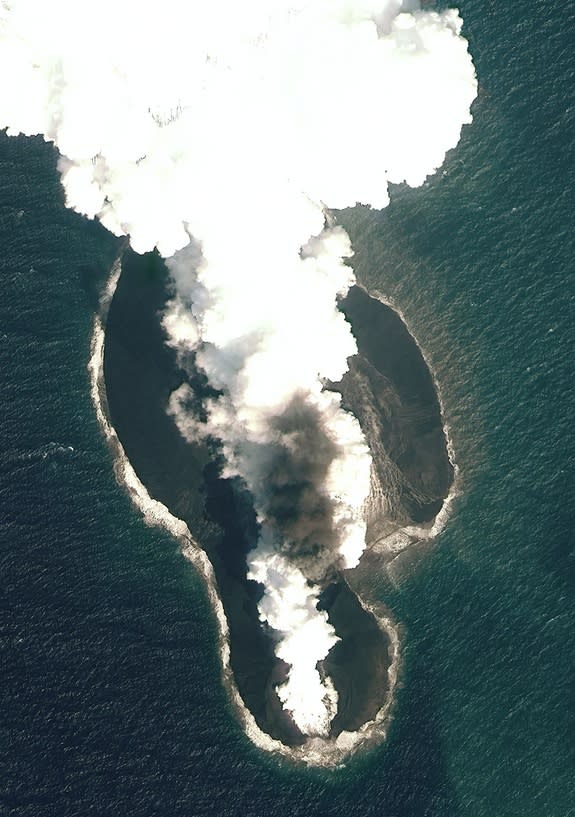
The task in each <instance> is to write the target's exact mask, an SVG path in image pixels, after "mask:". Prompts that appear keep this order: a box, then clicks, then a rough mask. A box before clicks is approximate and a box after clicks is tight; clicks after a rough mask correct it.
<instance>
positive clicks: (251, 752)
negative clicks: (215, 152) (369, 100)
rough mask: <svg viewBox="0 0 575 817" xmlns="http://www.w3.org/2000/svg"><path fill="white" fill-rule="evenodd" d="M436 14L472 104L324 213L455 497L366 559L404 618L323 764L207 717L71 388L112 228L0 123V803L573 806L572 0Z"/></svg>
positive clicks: (136, 811)
mask: <svg viewBox="0 0 575 817" xmlns="http://www.w3.org/2000/svg"><path fill="white" fill-rule="evenodd" d="M461 8H462V13H463V17H464V20H465V25H466V35H467V36H468V38H469V40H470V45H471V50H472V53H473V55H474V59H475V62H476V65H477V70H478V75H479V81H480V93H479V97H478V100H477V102H476V103H475V106H474V116H475V120H474V124H473V125H472V126H471V127H469V128H466V129H465V131H464V135H463V139H462V142H461V144H460V146H459V147H458V148H457V150H456V151H454V152H452V153H451V154H450V155H449V157H448V160H447V162H446V164H445V166H444V168H443V169H442V171H440V173H439V174H437V176H435V177H434V178H432V179H430V180H429V182H428V183H427V184H426V185H425V187H424V188H422V189H419V190H407V189H403V188H398V189H397V190H395V191H394V193H395V195H394V197H393V203H392V205H391V206H390V207H389V208H388V209H387V210H386V211H385V212H384V213H381V214H379V213H371V212H369V211H368V210H365V209H357V210H354V211H349V212H346V213H343V214H341V216H340V219H341V221H342V222H343V223H345V224H346V225H347V226H348V227H349V229H350V232H351V234H352V237H353V239H354V243H355V248H356V268H357V271H358V276H359V277H360V279H361V280H362V281H364V282H366V283H368V284H369V285H370V286H371V287H373V288H375V289H378V290H379V291H381V292H382V293H383V294H385V295H386V296H387V297H390V298H392V299H393V301H394V302H395V303H396V304H397V306H398V307H399V308H400V309H401V310H402V312H403V314H404V315H405V317H406V319H407V321H408V323H409V325H410V327H411V329H412V330H413V331H414V333H415V335H416V336H417V337H418V339H419V341H420V343H421V345H422V346H423V348H424V350H425V352H426V355H427V357H428V360H429V362H430V363H431V365H432V366H433V368H434V370H435V372H436V375H437V378H438V381H439V383H440V386H441V390H442V397H443V401H444V406H445V411H446V418H447V421H448V424H449V427H450V433H451V437H452V440H453V444H454V448H455V453H456V458H457V461H458V463H459V466H460V490H461V493H460V496H459V497H458V499H457V500H456V501H455V503H454V507H453V513H452V516H451V519H450V521H449V523H448V525H447V527H446V529H445V530H444V532H443V533H442V535H441V536H440V537H439V539H438V540H437V541H436V542H435V543H434V544H433V545H431V546H429V547H426V548H425V549H423V550H422V551H420V552H418V553H417V554H414V555H413V556H412V557H410V558H406V559H403V560H398V562H397V564H396V565H395V566H394V569H393V571H392V572H391V574H389V575H384V574H382V575H381V577H377V579H376V591H377V593H378V595H379V597H380V598H381V599H382V601H384V602H385V603H386V604H387V605H389V607H390V608H391V609H392V610H393V611H394V613H395V615H396V616H397V618H399V619H400V620H401V621H402V622H403V625H404V632H403V643H404V671H403V674H402V682H401V688H400V691H399V697H398V705H397V708H396V717H395V721H394V723H393V725H392V728H391V731H390V735H389V740H388V742H387V743H386V745H384V746H382V747H380V748H379V749H377V750H375V751H374V752H373V753H371V754H369V755H367V756H365V757H362V758H360V759H357V760H356V761H353V762H352V763H350V764H349V765H348V766H347V767H346V768H344V769H340V770H338V771H336V772H331V773H325V772H321V771H313V772H310V771H305V770H301V769H292V768H290V767H289V766H286V764H285V763H278V762H277V761H275V760H273V759H270V758H269V757H266V756H263V755H261V754H260V753H259V752H258V751H257V750H256V749H255V748H254V747H252V746H251V744H250V743H249V742H248V741H247V740H246V738H245V737H244V736H243V734H242V733H241V731H240V729H239V727H238V725H237V724H236V722H235V721H234V718H233V716H232V714H231V712H230V711H229V709H228V705H227V702H226V698H225V694H224V691H223V689H222V688H221V686H220V684H219V665H218V659H217V655H216V653H215V649H214V643H215V627H214V623H213V621H212V619H211V614H210V608H209V605H208V603H207V600H206V597H205V594H204V590H203V588H202V585H201V582H200V581H199V579H198V578H197V577H196V576H195V574H194V573H193V570H192V568H191V567H190V565H189V563H187V562H186V561H185V560H184V559H183V557H181V555H180V554H179V553H178V551H177V547H176V545H175V543H174V542H173V541H172V540H171V539H170V537H169V536H167V535H166V534H164V533H161V532H159V531H158V530H155V529H150V528H146V527H145V526H144V525H143V523H142V521H141V519H140V517H139V516H138V514H137V512H136V511H135V510H134V509H133V508H132V506H131V504H130V501H129V499H128V497H127V496H126V495H125V494H124V492H123V490H122V489H121V488H120V487H119V486H118V485H117V484H116V482H115V481H114V476H113V472H112V462H111V457H110V454H109V453H108V451H107V449H106V446H105V444H104V441H103V439H102V437H101V435H100V432H99V429H98V426H97V423H96V419H95V417H94V414H93V409H92V405H91V402H90V397H89V392H88V375H87V372H86V363H87V361H88V357H89V342H90V331H91V323H92V316H93V310H94V306H95V300H96V296H97V292H98V288H99V286H101V285H102V283H103V281H104V279H105V276H106V273H107V271H108V269H109V266H110V264H111V261H112V259H113V256H114V251H115V247H116V245H115V242H114V241H113V240H112V239H111V238H110V237H109V236H107V235H106V233H105V232H104V230H102V229H101V228H99V227H98V226H97V225H93V224H87V223H86V222H85V221H84V220H83V219H81V218H80V217H79V216H76V215H75V214H72V213H69V212H67V211H66V210H65V208H64V206H63V197H62V194H61V192H60V190H59V184H58V177H57V173H56V170H55V159H54V156H53V154H52V151H51V150H50V148H49V147H48V146H46V145H44V144H43V143H42V142H41V140H23V139H18V140H10V139H8V138H7V137H2V139H0V238H1V246H2V258H1V261H0V264H1V275H2V298H1V301H0V389H1V391H0V406H1V409H0V410H1V415H0V439H1V443H2V445H1V452H2V453H1V460H0V548H1V549H0V554H1V559H2V582H1V586H0V662H1V664H0V696H1V711H2V718H1V720H0V813H2V814H4V813H5V814H9V815H18V817H21V816H22V817H23V816H24V815H26V817H28V816H29V815H30V816H32V815H33V816H34V817H36V816H37V817H45V816H48V815H58V816H59V817H62V816H63V815H82V817H88V815H91V814H94V815H118V814H129V815H148V814H149V815H152V814H166V815H167V814H170V815H189V816H190V817H195V815H198V816H199V815H206V814H215V813H217V814H222V815H254V817H256V816H257V817H259V815H263V814H266V813H272V814H274V815H275V814H285V813H289V814H292V815H302V816H303V815H306V816H307V815H318V816H319V815H333V814H350V815H354V816H355V815H357V817H363V816H364V815H370V816H371V815H383V816H384V817H403V816H407V815H409V817H424V816H425V815H433V816H434V817H468V816H469V817H483V815H485V817H515V815H517V816H519V815H533V816H534V817H535V816H537V817H542V815H544V817H567V816H568V815H573V814H575V739H574V737H573V736H574V735H575V728H574V727H575V723H574V720H575V687H574V681H573V667H574V665H575V641H574V639H573V632H574V630H575V550H574V542H573V522H574V521H575V520H574V516H575V507H574V500H573V496H574V494H573V488H574V486H573V482H574V479H573V458H574V454H575V442H574V436H573V433H572V422H573V416H574V415H573V410H574V394H573V341H574V333H575V321H574V318H575V315H574V305H575V291H574V287H573V249H574V247H573V243H574V239H573V223H574V213H575V208H574V201H573V197H574V195H575V194H574V189H573V170H572V165H573V159H572V133H573V125H574V124H575V122H574V120H575V99H574V91H573V88H574V87H575V85H574V82H573V80H574V79H575V58H574V56H573V45H574V44H575V43H574V39H575V35H574V34H573V32H574V31H575V26H574V24H575V12H574V10H573V9H572V8H571V7H570V6H568V5H567V4H565V5H563V6H561V5H550V4H546V3H542V2H538V3H529V4H528V3H516V4H514V5H513V6H503V5H502V4H496V3H494V2H491V0H481V1H480V2H479V0H478V1H477V2H471V0H468V2H465V3H463V4H461ZM424 138H425V134H422V139H424ZM70 448H71V449H73V450H70Z"/></svg>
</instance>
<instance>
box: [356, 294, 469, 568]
mask: <svg viewBox="0 0 575 817" xmlns="http://www.w3.org/2000/svg"><path fill="white" fill-rule="evenodd" d="M362 289H365V287H362ZM366 292H367V289H366ZM368 294H369V296H370V297H371V298H376V299H377V300H378V301H379V302H380V303H382V304H384V305H385V306H387V307H389V308H390V309H392V310H393V311H394V312H395V313H396V314H397V315H398V316H399V317H400V319H401V321H402V323H403V325H404V326H405V328H406V329H407V331H408V332H409V334H410V336H411V338H412V339H413V342H414V343H415V344H416V346H417V348H418V349H419V352H420V354H421V356H422V358H423V360H424V361H425V365H426V366H427V369H428V371H429V373H430V375H431V379H432V380H433V386H434V389H435V394H436V395H437V401H438V403H439V412H440V416H441V426H442V429H443V433H444V435H445V444H446V448H447V457H448V459H449V463H450V465H451V467H452V468H453V481H452V483H451V486H450V488H449V491H448V493H447V496H446V497H445V498H444V499H443V501H442V505H441V509H440V511H439V513H438V514H437V515H436V516H435V517H434V519H433V521H432V522H428V523H424V524H422V525H415V524H414V525H406V526H404V527H402V528H398V529H397V530H396V531H394V532H393V533H391V534H389V535H388V536H386V537H385V538H384V539H383V540H378V541H377V542H376V543H375V548H374V549H376V550H380V551H382V552H385V553H392V554H393V555H394V557H395V556H398V555H399V554H400V553H402V552H403V551H404V550H406V549H407V548H409V547H411V546H412V545H414V544H417V543H418V542H421V541H422V540H424V539H427V540H431V539H435V537H437V536H439V534H440V533H441V532H442V531H443V529H444V528H445V526H446V524H447V521H448V519H449V517H450V516H451V512H452V510H453V503H454V500H455V499H456V498H457V497H458V496H460V494H461V485H460V483H461V472H460V468H459V465H458V464H457V461H456V459H455V449H454V446H453V441H452V439H451V434H450V428H449V424H448V423H447V420H446V419H445V418H446V414H445V407H444V401H443V396H442V393H441V386H440V385H439V380H438V378H437V374H436V372H435V369H434V368H433V366H432V365H431V362H430V360H429V358H428V356H427V355H426V353H425V350H424V347H423V346H422V345H421V343H420V342H419V340H418V338H417V335H416V334H415V332H414V331H413V329H412V327H411V326H410V325H409V322H408V320H407V318H406V317H405V314H404V313H403V311H402V309H401V308H400V307H399V306H398V305H397V304H396V303H395V301H393V299H391V298H388V297H386V296H385V295H383V294H382V293H381V292H379V291H378V290H369V292H368Z"/></svg>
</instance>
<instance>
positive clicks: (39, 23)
mask: <svg viewBox="0 0 575 817" xmlns="http://www.w3.org/2000/svg"><path fill="white" fill-rule="evenodd" d="M460 31H461V19H460V17H459V16H458V13H457V12H456V11H454V10H447V11H442V12H440V13H439V12H433V11H422V10H420V8H419V6H418V4H417V3H414V2H409V3H407V2H404V3H401V2H399V0H380V2H379V3H377V2H372V0H364V1H363V2H362V1H361V0H357V2H344V1H343V0H332V1H331V2H328V0H315V1H314V0H311V1H310V2H303V0H302V1H301V2H292V3H288V2H275V3H269V0H266V2H264V1H263V0H251V1H249V2H245V3H243V4H238V3H233V2H221V3H218V4H207V3H206V4H203V3H189V4H184V3H181V2H179V0H166V2H164V3H162V5H161V7H154V6H153V5H152V4H149V7H148V6H146V5H145V4H141V3H136V2H133V1H132V0H125V2H118V0H114V2H111V0H103V1H101V2H99V3H98V4H97V6H94V7H93V9H91V10H90V9H89V8H88V9H87V8H86V7H85V6H82V5H81V4H78V3H73V2H64V0H55V2H52V3H50V4H38V3H37V2H35V0H11V1H10V3H7V2H3V3H2V5H1V6H0V39H1V48H0V68H1V70H2V75H3V76H4V77H10V81H9V82H4V83H3V84H2V88H1V90H0V117H1V118H0V126H1V127H6V128H8V133H10V134H16V133H20V132H21V133H25V134H38V133H41V134H43V135H44V137H45V138H46V139H49V140H52V141H53V142H54V143H55V144H56V146H57V147H58V149H59V151H60V154H61V158H60V161H59V168H60V172H61V174H62V183H63V186H64V189H65V194H66V201H67V204H68V206H70V207H72V208H74V209H76V210H77V211H78V212H80V213H84V214H86V215H87V216H90V217H97V218H99V219H100V221H101V222H102V223H103V224H104V225H105V226H106V227H108V228H109V229H110V230H112V232H114V233H116V234H117V235H122V234H129V236H130V241H131V243H132V246H133V247H134V249H135V250H137V251H138V252H144V251H147V250H151V249H153V248H154V247H157V248H158V249H159V251H160V252H161V254H162V255H163V256H165V257H167V258H169V259H170V260H169V261H168V265H169V268H170V270H171V274H172V277H173V281H174V297H173V300H172V301H171V303H170V305H169V308H168V311H167V313H166V315H165V316H164V325H165V328H166V330H167V332H168V335H169V338H170V343H171V344H172V345H173V346H174V347H175V348H176V349H178V351H179V353H180V355H181V359H182V362H183V363H184V365H185V363H186V360H187V357H188V355H190V354H194V355H195V360H196V365H198V366H200V367H201V368H202V369H203V370H204V371H205V373H206V375H207V376H208V378H209V381H210V383H211V385H212V386H213V387H214V389H216V390H217V392H218V394H219V396H217V397H214V398H212V399H211V400H208V401H206V404H205V406H204V417H203V419H202V420H201V421H199V420H198V418H197V417H196V416H194V414H193V412H191V410H190V407H189V406H190V399H189V398H190V395H189V393H188V392H187V391H186V389H187V388H188V387H186V386H183V387H182V388H181V389H180V390H178V392H176V393H175V394H174V395H173V396H172V400H171V403H170V409H169V410H170V411H171V412H172V413H173V415H174V417H175V419H176V422H177V423H178V425H179V427H180V430H181V431H182V433H183V434H184V435H185V436H187V437H189V438H197V437H198V436H200V435H203V436H211V437H212V438H215V439H217V440H218V441H219V443H220V445H221V448H222V450H223V453H224V455H225V460H226V463H227V465H226V472H225V473H226V475H228V476H232V475H233V476H237V477H240V478H241V479H242V480H243V482H244V484H245V485H246V486H247V488H248V489H249V491H250V492H251V494H252V496H253V500H254V506H255V509H256V512H257V515H258V519H259V522H260V529H261V533H260V539H259V541H258V543H257V547H256V548H255V549H254V550H253V551H252V553H251V554H250V559H249V571H250V576H251V577H252V578H253V579H254V580H256V581H259V582H262V584H263V585H264V586H265V593H264V595H263V598H262V600H261V603H260V606H259V609H260V615H261V617H262V619H263V620H265V621H267V622H268V624H269V626H270V627H272V628H273V629H274V630H275V631H277V634H278V636H277V654H278V656H279V657H281V658H283V659H284V660H285V661H286V663H287V664H288V665H289V666H290V671H289V676H288V679H287V681H286V683H285V684H284V685H283V686H281V687H280V688H279V690H278V694H279V696H280V699H281V700H282V702H283V703H284V706H285V707H286V708H287V709H288V710H290V711H291V712H292V715H293V718H294V720H295V722H296V723H297V724H298V726H299V727H300V729H301V730H302V731H303V732H304V733H306V734H312V735H313V734H326V733H327V732H328V731H329V724H330V720H331V718H332V717H333V715H334V714H335V708H336V705H337V694H336V692H335V690H334V689H333V687H332V686H331V685H330V683H329V680H326V679H324V678H322V676H321V673H320V671H318V661H320V662H321V659H322V658H324V657H325V655H326V654H327V652H328V651H329V649H330V648H331V646H332V645H333V644H334V643H335V640H336V636H335V633H334V632H333V629H332V628H331V626H330V625H329V623H328V621H327V619H326V616H325V614H324V613H322V612H318V610H317V609H316V603H317V598H318V594H319V589H320V586H321V584H322V582H325V581H326V580H327V579H328V578H329V577H330V576H331V575H333V572H334V571H336V570H338V569H341V568H342V567H352V566H354V565H355V564H357V561H358V559H359V557H360V555H361V552H362V549H363V547H364V543H365V522H364V518H363V507H364V503H365V501H366V498H367V496H368V494H369V490H370V466H371V458H370V453H369V451H368V448H367V446H366V444H365V441H364V438H363V435H362V433H361V429H360V428H359V424H358V423H357V421H356V420H355V418H354V417H352V416H351V415H349V414H348V413H346V412H344V411H343V410H342V409H341V407H340V403H339V397H338V396H337V395H334V394H332V393H329V392H326V391H324V390H323V384H324V382H325V381H326V380H334V381H337V380H338V379H340V377H341V376H342V375H343V373H344V372H345V370H346V360H347V358H348V357H349V356H350V355H352V354H354V352H355V351H356V348H355V343H354V340H353V337H352V335H351V333H350V330H349V327H348V325H347V324H346V322H345V321H344V320H343V317H342V316H341V314H340V313H339V312H338V310H337V306H336V301H337V297H338V296H339V295H343V294H344V293H345V292H346V291H347V289H348V288H349V286H350V285H351V284H352V283H353V280H354V279H353V273H352V270H351V268H350V266H349V263H348V259H349V258H350V257H351V255H352V251H351V247H350V242H349V239H348V237H347V235H346V234H345V232H344V231H343V230H342V229H341V228H332V229H330V228H324V225H325V214H324V211H325V207H331V208H341V207H347V206H352V205H354V204H355V203H356V202H362V203H364V204H369V205H371V206H373V207H377V208H381V207H385V206H386V205H387V204H388V201H389V199H388V183H390V182H391V183H399V182H407V183H408V184H409V185H412V186H416V185H419V184H421V183H422V182H423V181H424V180H425V178H426V177H427V176H428V175H429V174H430V173H432V172H433V171H434V170H435V169H437V168H438V167H439V166H440V165H441V163H442V162H443V160H444V157H445V153H446V151H447V150H449V149H450V148H453V147H454V146H455V145H456V144H457V142H458V139H459V136H460V132H461V127H462V125H463V124H465V123H467V122H470V121H471V115H470V106H471V103H472V101H473V99H474V97H475V94H476V81H475V74H474V69H473V65H472V62H471V58H470V56H469V54H468V51H467V43H466V41H465V40H464V39H463V38H462V37H461V34H460Z"/></svg>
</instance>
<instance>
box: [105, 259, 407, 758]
mask: <svg viewBox="0 0 575 817" xmlns="http://www.w3.org/2000/svg"><path fill="white" fill-rule="evenodd" d="M120 267H121V259H119V260H118V262H117V263H116V265H115V267H114V271H113V273H112V275H111V277H110V281H109V284H108V287H107V290H106V296H105V299H104V300H105V303H104V304H103V309H102V311H101V314H100V315H99V316H96V319H95V322H94V335H93V344H92V345H93V348H92V359H91V361H90V374H91V380H92V397H93V400H94V404H95V407H96V411H97V414H98V419H99V421H100V424H101V426H102V428H103V431H104V434H105V436H106V438H107V440H108V442H109V444H110V445H111V448H112V450H113V454H114V459H115V472H116V476H117V479H118V481H119V482H120V483H121V484H123V485H124V486H125V487H126V488H127V489H128V491H129V493H130V495H131V497H132V500H133V501H134V503H135V504H136V506H137V507H138V508H139V509H140V510H141V511H142V512H143V514H144V517H145V519H146V521H147V523H149V524H159V525H162V526H163V527H165V528H167V529H168V530H169V531H170V532H171V533H172V534H173V535H175V536H176V537H177V538H178V540H179V541H180V544H181V548H182V552H183V553H184V555H185V556H186V557H187V558H188V559H190V560H191V561H192V562H193V563H194V564H195V565H196V567H197V568H198V569H200V572H201V573H202V575H203V576H204V578H205V579H206V583H207V586H208V589H209V596H210V601H211V603H212V607H213V609H214V612H215V613H216V618H217V621H218V629H219V633H220V657H221V662H222V671H223V679H224V684H225V686H226V688H227V689H228V692H229V695H230V699H231V701H232V703H233V705H234V709H235V710H236V714H237V716H238V717H239V720H240V722H241V723H242V726H243V728H244V731H245V732H246V734H247V735H248V736H249V737H250V739H251V740H252V741H253V742H254V743H255V744H256V745H257V746H259V747H260V748H262V749H265V750H267V751H271V752H276V753H280V754H281V755H283V756H284V757H288V758H291V759H293V760H296V761H303V762H305V763H310V764H312V765H327V766H334V765H339V764H341V763H342V762H343V761H344V760H345V758H346V757H347V756H348V755H349V754H350V753H352V752H354V751H356V750H357V749H359V748H360V747H361V746H365V745H367V744H369V743H373V742H380V741H381V740H382V739H383V738H384V737H385V733H386V730H387V725H388V723H389V718H390V715H391V711H392V706H393V701H394V691H395V687H396V683H397V675H398V669H399V662H400V649H399V636H398V628H397V625H396V624H395V623H394V622H393V621H392V620H391V618H390V617H389V616H382V614H381V611H379V610H377V611H376V610H375V609H372V608H370V607H369V606H368V605H366V604H365V602H363V601H361V600H359V602H360V605H361V607H362V609H363V610H364V611H365V612H366V613H368V614H369V616H370V617H373V618H374V620H376V621H377V625H378V627H379V628H380V630H381V632H383V633H385V635H386V639H387V642H388V647H387V652H388V655H389V663H388V666H387V668H386V672H387V690H386V691H385V693H384V695H383V700H382V701H380V702H379V703H380V704H381V705H379V704H378V706H377V708H376V711H374V712H373V713H372V716H371V717H370V718H369V719H368V720H367V721H366V722H365V723H363V725H362V726H361V727H360V728H359V729H353V730H348V729H341V730H340V732H339V734H338V735H337V737H335V738H330V739H323V738H313V739H307V740H305V741H304V742H303V743H302V744H301V745H300V746H286V745H285V744H284V743H283V742H282V741H281V740H275V739H274V738H273V737H270V736H269V734H267V733H266V731H264V730H262V729H261V728H260V726H258V724H257V722H256V718H254V715H253V714H252V712H251V711H250V709H249V708H248V707H246V706H245V704H244V701H243V700H242V696H241V695H240V692H239V689H238V686H237V683H236V681H235V677H234V672H233V669H232V662H231V656H230V640H231V636H230V627H229V623H228V618H227V617H226V614H225V612H224V607H223V605H222V601H221V598H220V595H219V594H218V591H217V590H216V585H217V576H216V573H217V570H216V571H214V567H213V565H212V562H210V560H209V558H208V556H207V555H206V553H205V551H204V549H203V548H202V547H200V546H199V545H198V543H197V540H196V539H195V538H194V536H193V535H192V534H191V532H190V527H189V525H188V524H186V522H185V521H183V519H182V518H179V517H180V515H179V514H178V515H174V512H173V511H174V509H173V508H170V510H168V506H167V504H165V503H162V502H159V501H158V500H157V499H152V498H151V496H150V493H149V488H150V486H149V485H147V487H144V485H143V484H142V482H141V481H140V479H139V477H138V476H137V474H136V470H135V469H134V467H133V465H132V463H131V462H130V460H129V458H128V456H127V454H126V451H125V449H124V446H123V445H122V443H121V442H120V439H121V435H120V436H119V435H118V433H117V429H116V428H115V427H114V425H112V422H111V414H110V409H109V405H108V393H107V387H108V383H105V382H104V366H105V362H104V343H105V342H106V343H107V342H108V339H107V338H105V326H106V318H107V308H108V306H109V304H110V301H111V299H112V297H113V294H114V292H115V291H116V288H117V285H118V280H119V276H120ZM367 297H369V296H367ZM390 308H391V307H390ZM116 396H117V395H116ZM122 442H123V440H122ZM146 484H147V481H146ZM152 493H153V495H154V496H156V495H157V494H158V491H152ZM184 504H185V503H184ZM183 515H184V514H182V516H183ZM194 533H195V531H194ZM419 538H421V537H419ZM200 541H202V544H204V537H200ZM220 573H221V571H220ZM350 592H353V591H350ZM232 643H233V640H232ZM372 708H373V707H372Z"/></svg>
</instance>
